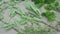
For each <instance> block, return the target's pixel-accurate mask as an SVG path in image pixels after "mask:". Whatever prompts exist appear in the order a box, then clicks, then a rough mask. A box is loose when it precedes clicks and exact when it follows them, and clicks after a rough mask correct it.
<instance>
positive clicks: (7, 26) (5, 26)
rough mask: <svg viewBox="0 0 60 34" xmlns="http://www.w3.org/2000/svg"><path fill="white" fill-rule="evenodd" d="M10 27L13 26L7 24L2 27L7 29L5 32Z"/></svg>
mask: <svg viewBox="0 0 60 34" xmlns="http://www.w3.org/2000/svg"><path fill="white" fill-rule="evenodd" d="M12 27H13V25H12V24H9V23H7V24H5V25H4V28H5V29H7V30H10V29H11V28H12Z"/></svg>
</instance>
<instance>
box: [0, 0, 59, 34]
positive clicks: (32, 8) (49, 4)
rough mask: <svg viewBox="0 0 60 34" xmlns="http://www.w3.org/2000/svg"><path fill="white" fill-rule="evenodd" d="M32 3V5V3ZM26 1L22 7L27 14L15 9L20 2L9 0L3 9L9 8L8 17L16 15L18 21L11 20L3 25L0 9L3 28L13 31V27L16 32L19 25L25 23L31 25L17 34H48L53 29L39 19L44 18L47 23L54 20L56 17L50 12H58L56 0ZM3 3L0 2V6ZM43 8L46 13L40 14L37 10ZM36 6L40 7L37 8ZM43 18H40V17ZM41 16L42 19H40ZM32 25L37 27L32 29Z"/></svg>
mask: <svg viewBox="0 0 60 34" xmlns="http://www.w3.org/2000/svg"><path fill="white" fill-rule="evenodd" d="M31 1H32V2H34V3H35V4H34V3H32V2H31ZM31 1H30V0H26V1H25V2H24V6H25V8H26V9H28V11H27V12H24V11H23V10H21V9H20V8H17V6H16V5H18V4H19V3H20V2H21V0H10V1H9V2H8V4H5V5H4V7H6V8H7V9H9V8H10V13H9V17H11V18H12V17H14V16H15V15H16V14H18V15H19V16H20V17H19V19H16V20H13V23H12V24H10V22H9V23H7V22H6V23H5V22H3V21H2V19H3V15H1V14H2V12H3V9H0V21H2V22H3V23H5V24H4V28H6V29H7V30H10V29H12V28H13V29H14V27H17V30H19V29H20V28H19V26H20V25H25V24H27V23H29V22H30V23H31V24H32V25H31V26H30V27H29V26H28V25H27V26H28V27H25V30H22V33H21V31H18V34H50V30H51V29H50V28H52V29H54V28H53V27H50V25H48V24H46V23H45V22H41V18H42V17H43V16H45V17H46V18H47V19H48V20H49V21H53V20H55V18H56V16H55V13H54V12H50V10H58V11H60V6H59V3H58V2H57V1H56V0H31ZM2 3H3V2H1V1H0V5H2ZM44 4H46V6H44V8H45V9H46V10H48V11H46V12H43V13H41V11H40V10H39V8H40V7H41V6H43V5H44ZM37 6H40V7H39V8H38V7H37ZM41 14H42V15H43V16H42V15H41ZM41 16H42V17H41ZM34 24H37V25H38V27H36V28H34V26H33V25H34Z"/></svg>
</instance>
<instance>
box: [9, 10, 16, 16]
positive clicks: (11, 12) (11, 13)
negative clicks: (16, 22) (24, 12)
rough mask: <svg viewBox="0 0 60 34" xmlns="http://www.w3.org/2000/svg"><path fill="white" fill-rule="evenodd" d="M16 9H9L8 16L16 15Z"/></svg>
mask: <svg viewBox="0 0 60 34" xmlns="http://www.w3.org/2000/svg"><path fill="white" fill-rule="evenodd" d="M15 12H16V10H15V9H12V10H11V11H10V15H9V16H10V17H14V16H15V15H16V13H15Z"/></svg>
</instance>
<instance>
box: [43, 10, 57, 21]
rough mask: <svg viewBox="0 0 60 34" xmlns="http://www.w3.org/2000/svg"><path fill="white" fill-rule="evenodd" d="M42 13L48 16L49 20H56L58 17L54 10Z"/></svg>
mask: <svg viewBox="0 0 60 34" xmlns="http://www.w3.org/2000/svg"><path fill="white" fill-rule="evenodd" d="M42 15H44V16H45V17H47V19H48V20H49V21H52V20H55V17H56V16H55V13H54V12H49V11H47V12H44V13H42Z"/></svg>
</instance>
